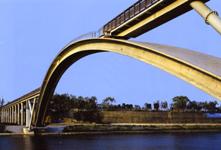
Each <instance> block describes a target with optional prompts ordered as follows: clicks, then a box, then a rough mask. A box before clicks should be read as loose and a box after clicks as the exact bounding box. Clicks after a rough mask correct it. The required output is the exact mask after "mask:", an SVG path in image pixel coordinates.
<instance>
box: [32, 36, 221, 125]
mask: <svg viewBox="0 0 221 150" xmlns="http://www.w3.org/2000/svg"><path fill="white" fill-rule="evenodd" d="M104 51H108V52H114V53H119V54H122V55H126V56H130V57H133V58H135V59H138V60H140V61H143V62H145V63H148V64H151V65H153V66H155V67H157V68H160V69H162V70H164V71H166V72H168V73H170V74H172V75H175V76H176V77H178V78H180V79H182V80H184V81H186V82H188V83H190V84H192V85H193V86H195V87H197V88H199V89H201V90H203V91H205V92H206V93H208V94H210V95H212V96H214V97H216V98H218V99H221V90H220V89H221V69H220V67H221V59H220V58H217V57H214V56H209V55H205V54H202V53H199V52H194V51H190V50H186V49H181V48H175V47H170V46H163V45H159V44H152V43H138V42H131V41H127V40H116V39H107V38H106V39H105V38H100V39H89V40H83V41H79V42H76V43H71V44H69V45H68V46H66V47H65V48H64V49H63V50H62V51H61V52H60V53H59V54H58V55H57V57H56V58H55V59H54V61H53V62H52V64H51V66H50V68H49V70H48V72H47V74H46V76H45V79H44V81H43V84H42V87H41V92H40V97H39V101H38V104H39V106H38V110H37V114H36V120H33V121H32V122H33V123H32V124H33V125H34V126H43V125H44V119H45V113H46V109H47V104H48V102H49V100H50V99H51V97H52V96H53V93H54V90H55V88H56V85H57V83H58V81H59V80H60V78H61V76H62V75H63V73H64V72H65V71H66V70H67V69H68V67H70V66H71V65H72V64H73V63H74V62H76V61H78V60H79V59H81V58H82V57H85V56H87V55H90V54H93V53H98V52H104Z"/></svg>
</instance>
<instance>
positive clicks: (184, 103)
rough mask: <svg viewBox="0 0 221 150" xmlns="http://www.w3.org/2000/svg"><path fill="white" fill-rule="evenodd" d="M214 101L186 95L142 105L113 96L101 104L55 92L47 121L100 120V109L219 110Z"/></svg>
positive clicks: (213, 111) (92, 100) (94, 100)
mask: <svg viewBox="0 0 221 150" xmlns="http://www.w3.org/2000/svg"><path fill="white" fill-rule="evenodd" d="M217 106H218V103H217V102H216V101H209V102H208V101H205V102H196V101H191V100H190V99H189V98H188V97H187V96H176V97H174V98H173V99H172V104H171V105H170V107H169V105H168V102H167V101H165V100H164V101H159V100H157V101H155V102H154V103H153V104H151V103H145V104H144V106H143V107H141V106H139V105H133V104H126V103H122V104H116V100H115V98H114V97H107V98H105V99H103V101H102V103H101V104H98V103H97V98H96V97H95V96H92V97H82V96H79V97H76V96H73V95H69V94H61V95H59V94H56V95H54V96H53V99H52V100H51V101H50V103H49V108H48V113H47V114H48V117H49V118H50V121H49V122H61V121H63V120H64V118H70V116H72V117H73V119H74V120H75V121H83V122H97V123H98V122H100V121H101V120H102V116H101V113H100V112H101V111H156V112H158V111H174V112H211V113H215V112H221V107H217Z"/></svg>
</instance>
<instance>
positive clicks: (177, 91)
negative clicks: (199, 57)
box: [0, 0, 221, 105]
mask: <svg viewBox="0 0 221 150" xmlns="http://www.w3.org/2000/svg"><path fill="white" fill-rule="evenodd" d="M134 2H136V0H124V1H119V0H111V1H104V0H87V1H86V2H85V1H73V0H62V1H60V0H31V1H30V0H19V1H18V0H0V69H1V70H0V72H1V73H0V97H2V98H4V99H5V100H6V101H11V100H14V99H16V98H18V97H20V96H22V95H24V94H26V93H28V92H30V91H32V90H34V89H36V88H38V87H40V86H41V84H42V81H43V78H44V76H45V74H46V71H47V69H48V67H49V66H50V64H51V62H52V60H53V59H54V58H55V56H56V55H57V53H58V52H59V51H60V50H61V49H62V48H63V47H64V46H65V45H66V44H68V43H69V42H70V41H71V40H72V39H74V38H76V37H78V36H80V35H81V34H85V33H87V32H90V31H96V30H98V29H99V28H100V27H102V25H104V24H105V23H107V22H108V21H110V20H111V19H112V18H113V17H115V16H116V15H118V14H119V13H120V12H122V11H123V10H125V9H126V8H128V6H130V5H131V4H133V3H134ZM207 5H208V6H209V7H211V8H212V9H214V10H216V11H218V12H220V14H221V1H220V0H211V1H209V2H208V3H207ZM131 40H135V41H142V42H152V43H160V44H165V45H172V46H177V47H181V48H187V49H191V50H196V51H200V52H202V53H206V54H209V55H213V56H217V57H221V48H220V45H221V36H220V35H219V34H218V33H217V32H216V31H215V30H214V29H212V28H211V27H210V26H208V25H206V24H205V22H204V20H203V19H202V18H201V17H200V16H199V15H198V14H197V13H196V12H195V11H190V12H188V13H186V14H184V15H182V16H179V17H178V18H176V19H174V20H172V21H170V22H168V23H165V24H163V25H161V26H159V27H157V28H155V29H153V30H151V31H149V32H147V33H145V34H143V35H141V36H139V37H137V38H134V39H131ZM220 69H221V68H220ZM56 93H70V94H73V95H76V96H97V98H98V100H99V102H101V101H102V99H104V98H105V97H107V96H113V97H115V99H116V101H117V103H122V102H126V103H133V104H139V105H143V104H144V103H145V102H153V101H156V100H168V101H171V99H172V98H173V97H174V96H178V95H186V96H188V97H189V98H190V99H191V100H197V101H204V100H216V99H215V98H213V97H211V96H209V95H208V94H206V93H204V92H203V91H201V90H199V89H197V88H195V87H193V86H192V85H190V84H188V83H186V82H185V81H182V80H180V79H178V78H176V77H174V76H172V75H170V74H168V73H165V72H163V71H161V70H159V69H158V68H154V67H153V66H151V65H148V64H145V63H143V62H140V61H138V60H135V59H133V58H129V57H127V56H122V55H119V54H114V53H100V54H93V55H90V56H87V57H85V58H82V59H81V60H79V61H78V62H77V63H75V64H73V65H72V66H71V67H70V68H69V69H68V70H67V71H66V72H65V73H64V75H63V76H62V78H61V80H60V81H59V83H58V86H57V88H56Z"/></svg>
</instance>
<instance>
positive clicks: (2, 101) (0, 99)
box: [0, 98, 5, 107]
mask: <svg viewBox="0 0 221 150" xmlns="http://www.w3.org/2000/svg"><path fill="white" fill-rule="evenodd" d="M4 104H5V100H4V98H0V107H2V106H4Z"/></svg>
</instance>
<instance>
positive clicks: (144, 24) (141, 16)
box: [103, 0, 209, 38]
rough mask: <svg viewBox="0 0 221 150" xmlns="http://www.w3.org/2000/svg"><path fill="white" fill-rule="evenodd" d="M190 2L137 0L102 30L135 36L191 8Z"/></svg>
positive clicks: (181, 0)
mask: <svg viewBox="0 0 221 150" xmlns="http://www.w3.org/2000/svg"><path fill="white" fill-rule="evenodd" d="M201 1H202V2H204V3H205V2H207V1H209V0H201ZM190 3H191V0H139V1H138V2H136V3H135V4H133V5H132V6H130V7H129V8H128V9H126V10H125V11H123V12H122V13H120V14H119V15H118V16H116V17H115V18H114V19H112V20H111V21H110V22H108V23H107V24H105V25H104V27H103V32H104V33H105V34H110V35H112V36H123V37H125V38H130V37H137V36H139V35H141V34H143V33H145V32H147V31H149V30H151V29H153V28H156V27H158V26H160V25H162V24H164V23H165V22H168V21H170V20H172V19H174V18H176V17H178V16H180V15H182V14H184V13H186V12H188V11H190V10H192V8H191V7H190Z"/></svg>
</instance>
